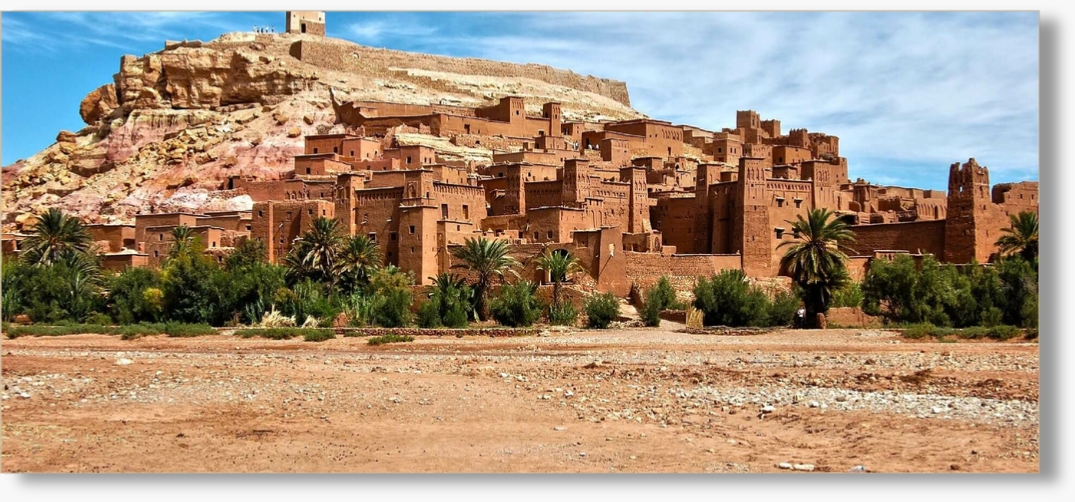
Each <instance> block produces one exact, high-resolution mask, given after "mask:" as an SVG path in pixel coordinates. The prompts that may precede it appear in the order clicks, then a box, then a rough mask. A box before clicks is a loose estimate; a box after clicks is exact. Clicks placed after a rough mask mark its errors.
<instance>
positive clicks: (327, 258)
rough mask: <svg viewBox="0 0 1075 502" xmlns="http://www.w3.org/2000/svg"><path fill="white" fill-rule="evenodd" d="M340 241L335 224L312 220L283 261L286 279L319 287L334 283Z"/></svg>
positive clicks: (338, 227) (329, 220) (320, 219)
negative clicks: (306, 280)
mask: <svg viewBox="0 0 1075 502" xmlns="http://www.w3.org/2000/svg"><path fill="white" fill-rule="evenodd" d="M343 238H344V237H343V234H342V233H341V230H340V221H339V220H336V219H332V218H325V217H324V216H321V217H318V218H317V219H315V220H314V221H313V222H312V223H311V224H310V229H309V230H307V231H305V232H303V233H302V236H301V237H299V242H297V243H295V245H294V246H293V247H292V248H291V252H290V253H289V254H288V256H287V258H286V259H285V263H286V264H287V265H288V273H289V275H292V276H293V278H301V277H310V278H311V279H314V280H316V281H319V282H322V283H332V282H335V281H334V276H333V274H332V273H333V270H334V269H335V267H336V262H337V256H338V255H339V251H340V247H341V244H343Z"/></svg>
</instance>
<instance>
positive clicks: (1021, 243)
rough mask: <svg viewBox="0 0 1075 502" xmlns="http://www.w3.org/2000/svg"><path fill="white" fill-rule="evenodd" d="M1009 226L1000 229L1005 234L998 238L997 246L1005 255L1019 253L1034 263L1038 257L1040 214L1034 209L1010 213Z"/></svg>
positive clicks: (1028, 261)
mask: <svg viewBox="0 0 1075 502" xmlns="http://www.w3.org/2000/svg"><path fill="white" fill-rule="evenodd" d="M1009 218H1010V219H1011V222H1010V224H1009V225H1008V228H1002V229H1001V230H1000V231H1001V233H1003V234H1004V235H1002V236H1000V238H999V239H997V244H996V245H997V247H999V248H1000V253H1001V255H1003V256H1011V255H1013V254H1018V255H1020V256H1022V257H1023V259H1025V260H1026V261H1027V263H1033V262H1034V259H1035V258H1037V257H1038V215H1037V214H1035V213H1034V212H1032V211H1023V212H1021V213H1019V214H1013V215H1010V216H1009Z"/></svg>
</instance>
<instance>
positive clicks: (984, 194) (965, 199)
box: [944, 158, 997, 263]
mask: <svg viewBox="0 0 1075 502" xmlns="http://www.w3.org/2000/svg"><path fill="white" fill-rule="evenodd" d="M991 204H992V199H991V198H990V195H989V168H987V167H984V166H979V165H978V162H977V161H975V160H974V159H973V158H971V159H970V160H968V161H967V162H965V163H964V164H963V165H960V164H959V162H956V163H954V164H952V166H951V167H950V168H949V170H948V217H947V222H946V223H945V229H944V260H945V261H948V262H952V263H970V262H971V261H973V260H978V262H979V263H985V262H987V261H988V260H989V255H990V254H992V252H993V248H994V243H995V241H996V239H997V235H993V234H991V233H990V232H989V231H988V230H987V229H986V228H985V227H986V226H987V225H986V224H987V222H988V218H989V209H990V205H991Z"/></svg>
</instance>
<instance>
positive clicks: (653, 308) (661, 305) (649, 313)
mask: <svg viewBox="0 0 1075 502" xmlns="http://www.w3.org/2000/svg"><path fill="white" fill-rule="evenodd" d="M682 307H683V304H682V303H680V302H679V300H677V299H676V290H675V288H673V287H672V283H671V282H670V281H669V280H668V277H667V276H661V278H660V280H658V281H657V283H656V284H654V285H653V287H651V288H650V289H648V290H646V295H645V299H644V301H643V303H642V311H641V312H640V314H641V316H642V322H643V323H645V325H646V326H657V325H659V324H660V323H661V311H662V310H666V309H679V308H682Z"/></svg>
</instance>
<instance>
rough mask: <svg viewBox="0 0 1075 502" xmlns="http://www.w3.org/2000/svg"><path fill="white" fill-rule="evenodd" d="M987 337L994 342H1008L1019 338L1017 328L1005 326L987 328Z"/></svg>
mask: <svg viewBox="0 0 1075 502" xmlns="http://www.w3.org/2000/svg"><path fill="white" fill-rule="evenodd" d="M988 336H989V338H992V339H994V340H1010V339H1012V338H1015V337H1017V336H1019V328H1017V327H1015V326H1008V325H1005V324H1001V325H999V326H993V327H992V328H989V334H988Z"/></svg>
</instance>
